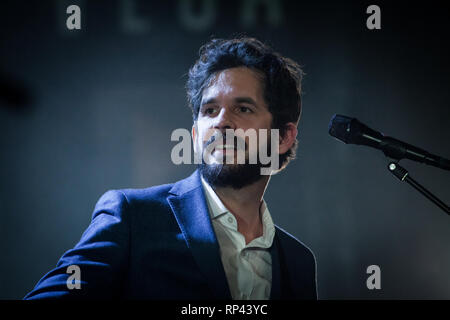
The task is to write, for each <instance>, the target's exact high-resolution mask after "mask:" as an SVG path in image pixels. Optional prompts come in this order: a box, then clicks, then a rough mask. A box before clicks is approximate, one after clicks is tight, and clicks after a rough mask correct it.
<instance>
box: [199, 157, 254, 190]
mask: <svg viewBox="0 0 450 320" xmlns="http://www.w3.org/2000/svg"><path fill="white" fill-rule="evenodd" d="M261 167H262V166H261V165H260V164H247V163H246V164H206V163H201V164H199V165H198V170H199V171H200V174H201V175H202V176H203V179H205V180H206V182H208V184H209V185H211V186H213V187H231V188H233V189H241V188H243V187H245V186H248V185H251V184H253V183H255V182H256V181H258V180H260V179H261V178H262V177H263V176H262V175H261Z"/></svg>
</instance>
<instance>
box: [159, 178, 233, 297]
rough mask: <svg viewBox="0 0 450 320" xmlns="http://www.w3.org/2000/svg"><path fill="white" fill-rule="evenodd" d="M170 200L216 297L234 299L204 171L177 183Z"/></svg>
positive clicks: (168, 198) (180, 225)
mask: <svg viewBox="0 0 450 320" xmlns="http://www.w3.org/2000/svg"><path fill="white" fill-rule="evenodd" d="M170 193H172V195H171V196H169V197H167V201H168V202H169V204H170V207H171V208H172V211H173V213H174V215H175V218H176V220H177V222H178V225H179V227H180V229H181V231H182V233H183V235H184V237H185V239H186V243H187V245H188V247H189V249H190V250H191V252H192V254H193V256H194V259H195V261H196V262H197V264H198V266H199V268H200V270H201V271H202V273H203V274H204V275H205V277H206V278H207V281H208V284H209V286H210V287H211V289H212V291H213V293H214V297H215V298H216V299H231V294H230V289H229V287H228V283H227V279H226V276H225V271H224V269H223V265H222V260H221V258H220V249H219V244H218V242H217V238H216V235H215V233H214V229H213V226H212V224H211V219H210V216H209V212H208V205H207V204H206V199H205V195H204V193H203V188H202V186H201V181H200V174H199V172H198V171H195V172H194V173H193V174H192V175H191V176H190V177H189V178H187V179H185V180H181V181H179V182H177V183H176V184H175V185H174V186H173V188H172V189H171V190H170Z"/></svg>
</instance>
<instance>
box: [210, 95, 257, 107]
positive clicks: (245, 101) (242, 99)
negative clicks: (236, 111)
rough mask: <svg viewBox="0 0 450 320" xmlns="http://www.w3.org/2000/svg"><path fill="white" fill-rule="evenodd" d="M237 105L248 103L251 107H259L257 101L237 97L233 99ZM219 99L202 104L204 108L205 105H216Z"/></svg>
mask: <svg viewBox="0 0 450 320" xmlns="http://www.w3.org/2000/svg"><path fill="white" fill-rule="evenodd" d="M233 100H234V101H235V102H236V103H248V104H251V105H254V106H255V107H257V106H258V105H257V104H256V101H255V100H253V99H252V98H250V97H236V98H234V99H233ZM216 102H217V99H216V98H209V99H207V100H205V101H203V102H202V106H203V105H205V104H212V103H216Z"/></svg>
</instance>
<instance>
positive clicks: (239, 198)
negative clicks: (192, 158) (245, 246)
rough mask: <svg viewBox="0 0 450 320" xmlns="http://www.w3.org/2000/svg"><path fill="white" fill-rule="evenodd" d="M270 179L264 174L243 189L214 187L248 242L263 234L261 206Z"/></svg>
mask: <svg viewBox="0 0 450 320" xmlns="http://www.w3.org/2000/svg"><path fill="white" fill-rule="evenodd" d="M269 180H270V176H263V177H262V178H261V179H260V180H258V181H256V182H255V183H253V184H251V185H248V186H245V187H243V188H241V189H233V188H231V187H220V188H214V191H215V192H216V194H217V196H218V197H219V198H220V200H221V201H222V202H223V204H224V205H225V206H226V207H227V209H228V210H230V212H231V213H232V214H233V215H234V216H235V218H236V221H237V225H238V231H239V232H240V233H242V234H243V235H244V237H245V240H246V243H249V242H251V241H252V240H253V239H255V238H258V237H260V236H262V234H263V225H262V220H261V214H260V207H261V204H262V199H263V196H264V192H265V190H266V188H267V185H268V183H269Z"/></svg>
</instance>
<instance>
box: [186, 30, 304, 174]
mask: <svg viewBox="0 0 450 320" xmlns="http://www.w3.org/2000/svg"><path fill="white" fill-rule="evenodd" d="M236 67H247V68H250V69H252V70H254V71H256V72H258V73H260V74H261V75H263V79H264V80H263V83H262V85H263V90H264V98H265V101H266V103H267V105H268V107H269V111H270V113H271V114H272V128H276V129H279V130H280V135H281V136H284V134H285V129H286V124H287V123H288V122H293V123H295V124H298V121H299V119H300V115H301V110H302V102H301V93H302V92H301V81H302V78H303V74H304V73H303V71H302V69H301V68H300V66H299V65H298V64H297V63H296V62H295V61H293V60H291V59H289V58H286V57H283V56H281V55H280V54H279V53H277V52H275V51H274V50H273V49H272V48H270V47H269V46H267V45H266V44H264V43H262V42H261V41H259V40H257V39H255V38H249V37H241V38H236V39H229V40H226V39H213V40H211V41H210V42H208V43H206V44H205V45H203V46H202V47H201V48H200V50H199V59H198V60H197V61H196V62H195V64H194V65H193V66H192V68H191V69H190V70H189V77H188V80H187V83H186V91H187V99H188V103H189V107H190V108H191V109H192V115H193V119H194V121H196V120H197V118H198V113H199V109H200V103H201V100H202V94H203V90H204V89H205V88H206V87H208V86H209V84H210V82H211V80H212V79H213V77H214V75H215V74H216V73H217V72H219V71H222V70H225V69H230V68H236ZM297 145H298V141H297V140H296V141H295V143H294V144H293V146H292V147H291V148H290V149H289V150H288V151H287V152H286V153H284V154H281V155H280V162H279V163H280V170H281V169H283V168H284V167H286V165H287V164H288V162H289V161H290V160H292V159H294V158H295V155H296V150H297Z"/></svg>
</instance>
